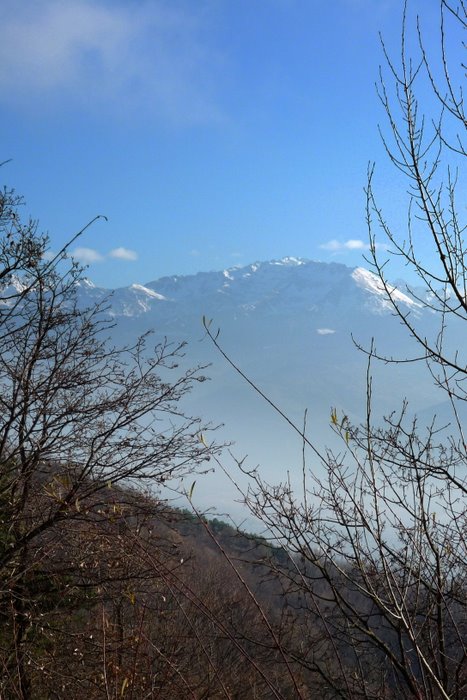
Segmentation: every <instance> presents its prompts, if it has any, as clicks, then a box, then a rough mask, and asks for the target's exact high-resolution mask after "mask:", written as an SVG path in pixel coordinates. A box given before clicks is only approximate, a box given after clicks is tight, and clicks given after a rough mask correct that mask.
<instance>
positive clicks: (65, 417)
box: [0, 190, 211, 698]
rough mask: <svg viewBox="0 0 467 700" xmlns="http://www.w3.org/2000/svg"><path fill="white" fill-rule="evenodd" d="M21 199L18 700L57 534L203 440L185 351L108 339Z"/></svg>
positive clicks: (10, 270) (1, 327)
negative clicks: (187, 408)
mask: <svg viewBox="0 0 467 700" xmlns="http://www.w3.org/2000/svg"><path fill="white" fill-rule="evenodd" d="M20 204H21V200H19V199H17V198H16V197H15V195H14V193H12V192H11V191H8V190H4V191H3V193H2V194H1V195H0V283H1V290H0V292H1V295H0V296H1V299H0V405H1V410H0V414H1V416H0V502H1V521H0V533H1V534H0V580H1V586H0V615H1V626H2V630H3V632H2V633H1V635H0V640H1V641H0V647H1V649H0V656H1V659H0V664H1V666H2V677H3V678H4V681H2V683H3V688H2V690H3V692H4V693H6V694H7V695H8V697H18V698H29V697H32V696H33V693H34V691H33V689H31V686H30V679H29V673H28V668H29V667H30V664H31V656H30V654H32V653H33V646H34V642H33V641H31V640H34V630H36V629H37V626H38V625H39V621H40V619H41V617H42V616H43V614H44V609H43V607H42V603H44V604H45V605H47V603H46V602H45V601H46V598H47V596H46V595H45V593H44V595H42V596H41V595H38V594H37V592H38V591H40V585H42V584H44V583H45V582H44V580H42V583H41V584H40V583H39V582H40V580H41V576H40V575H39V573H38V572H39V571H40V570H41V568H42V564H43V563H44V561H46V560H47V559H49V560H50V557H51V552H52V551H53V549H54V548H55V549H57V548H58V549H60V547H62V545H61V544H60V532H61V531H62V532H65V531H66V530H67V529H69V528H70V527H71V526H70V523H71V522H83V521H84V522H86V521H87V522H91V521H93V519H94V518H95V517H96V513H98V512H99V511H100V509H101V508H102V504H104V505H105V504H106V503H107V502H108V500H109V496H108V494H109V492H110V491H111V490H112V489H115V488H117V487H119V486H121V487H123V486H124V487H125V488H127V489H128V488H130V487H137V486H138V485H139V484H146V485H148V487H150V488H151V489H152V490H153V491H155V492H156V491H157V489H158V488H159V487H160V486H161V485H162V484H165V483H167V482H174V480H177V479H179V478H181V477H183V476H184V475H186V474H188V473H191V472H193V471H194V470H196V469H197V468H198V467H199V466H200V465H201V464H202V463H203V461H204V460H205V459H207V458H208V457H209V454H210V452H211V446H208V445H207V443H206V441H205V440H204V439H203V441H201V440H200V430H201V425H200V422H199V420H198V419H195V418H193V417H191V416H189V415H186V414H185V413H184V411H183V407H182V400H183V397H184V395H185V394H186V393H187V392H188V391H190V390H191V388H192V387H193V385H194V384H195V383H196V382H201V381H204V379H205V377H204V375H203V373H202V368H195V369H193V370H188V371H185V372H182V373H180V371H179V370H177V365H178V361H179V357H180V355H181V353H182V352H183V350H182V347H183V346H173V345H169V344H168V343H167V342H165V341H163V340H162V342H160V343H159V344H157V345H156V347H155V348H153V349H152V350H151V351H149V347H148V344H149V342H150V336H145V337H143V338H141V339H139V340H138V341H137V342H136V343H135V344H134V345H133V346H132V347H125V348H123V349H120V348H115V347H113V346H112V345H111V344H110V343H109V341H108V338H107V335H108V331H109V321H108V317H106V315H105V309H103V308H99V307H92V308H82V307H81V306H80V304H79V300H78V294H77V291H78V287H79V284H80V282H81V279H82V271H81V269H80V268H79V267H78V266H77V265H75V264H74V263H73V262H71V263H70V262H69V261H68V260H67V259H66V254H65V252H64V251H62V253H60V254H59V255H58V256H56V257H55V258H52V260H50V259H49V258H48V257H47V253H48V241H47V238H46V237H44V236H41V235H40V234H39V233H38V231H37V225H36V224H35V223H34V222H32V221H29V222H28V223H26V224H22V222H21V218H20V216H19V209H18V208H19V205H20ZM66 539H67V538H64V540H63V541H64V542H65V541H66ZM62 550H63V547H62ZM96 556H97V554H96ZM65 561H66V559H65ZM83 561H84V560H83ZM81 563H82V562H81ZM74 566H75V567H78V568H79V566H80V560H79V554H78V560H76V561H75V563H74ZM83 566H84V564H83ZM34 591H36V593H34ZM30 641H31V643H30ZM0 687H2V686H0Z"/></svg>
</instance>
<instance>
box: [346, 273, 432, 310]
mask: <svg viewBox="0 0 467 700" xmlns="http://www.w3.org/2000/svg"><path fill="white" fill-rule="evenodd" d="M352 279H353V280H354V282H355V283H356V284H357V286H358V287H360V289H365V290H366V291H368V292H371V293H372V294H377V295H378V297H379V302H380V304H381V306H384V307H385V308H390V307H391V302H390V301H389V300H388V298H387V291H386V290H385V288H384V285H383V283H382V281H381V280H380V278H379V277H378V276H377V275H375V274H374V273H373V272H370V270H367V269H365V268H364V267H356V268H355V270H353V272H352ZM388 289H389V291H390V294H391V297H392V298H393V299H394V301H396V302H400V303H402V304H406V305H407V306H410V307H412V308H415V307H419V308H421V307H422V304H420V303H419V302H417V301H415V300H414V299H411V298H410V297H409V296H407V294H404V293H403V292H401V291H400V290H399V289H397V288H396V287H393V286H392V285H388Z"/></svg>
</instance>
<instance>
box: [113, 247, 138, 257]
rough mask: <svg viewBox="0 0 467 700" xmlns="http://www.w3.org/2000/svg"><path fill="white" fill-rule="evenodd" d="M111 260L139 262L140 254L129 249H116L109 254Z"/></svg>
mask: <svg viewBox="0 0 467 700" xmlns="http://www.w3.org/2000/svg"><path fill="white" fill-rule="evenodd" d="M109 257H110V258H116V259H117V260H138V253H136V252H135V251H134V250H130V249H129V248H123V247H122V246H120V248H114V249H113V250H111V251H110V253H109Z"/></svg>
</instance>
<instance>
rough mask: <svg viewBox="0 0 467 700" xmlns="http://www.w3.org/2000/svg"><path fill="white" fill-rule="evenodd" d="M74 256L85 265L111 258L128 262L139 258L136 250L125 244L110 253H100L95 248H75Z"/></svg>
mask: <svg viewBox="0 0 467 700" xmlns="http://www.w3.org/2000/svg"><path fill="white" fill-rule="evenodd" d="M71 255H72V257H73V258H74V259H75V260H77V261H78V262H80V263H83V265H92V264H94V263H101V262H104V261H105V260H108V259H109V258H113V259H115V260H125V261H127V262H134V261H135V260H138V254H137V253H136V252H135V251H134V250H130V249H129V248H124V247H123V246H121V247H119V248H114V249H113V250H111V251H110V252H109V253H106V254H103V253H100V252H99V251H98V250H95V248H84V247H80V248H75V249H74V250H73V251H72V253H71Z"/></svg>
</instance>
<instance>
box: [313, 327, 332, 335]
mask: <svg viewBox="0 0 467 700" xmlns="http://www.w3.org/2000/svg"><path fill="white" fill-rule="evenodd" d="M316 332H317V334H318V335H332V334H333V333H335V332H336V331H335V330H333V329H332V328H317V329H316Z"/></svg>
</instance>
